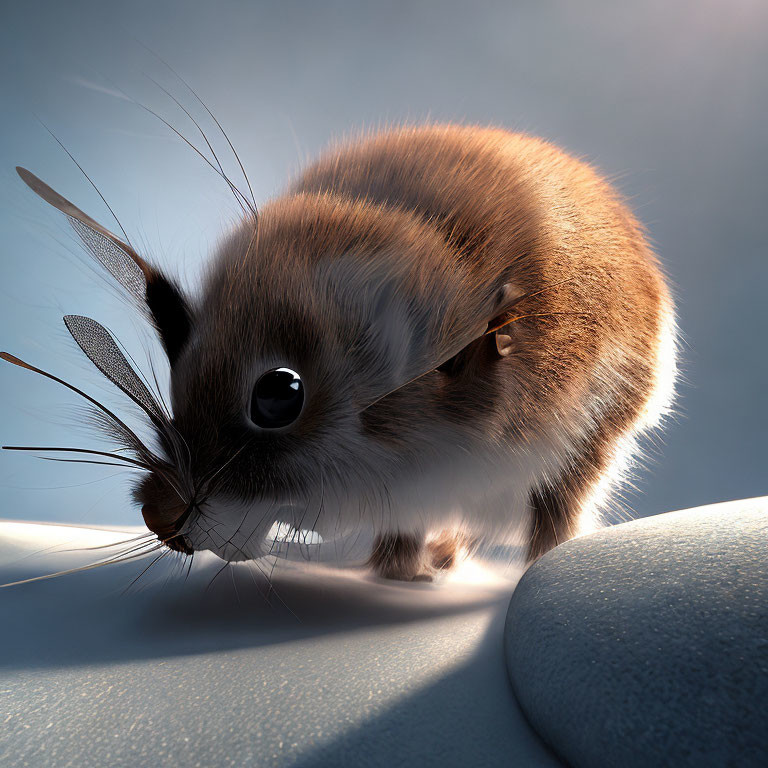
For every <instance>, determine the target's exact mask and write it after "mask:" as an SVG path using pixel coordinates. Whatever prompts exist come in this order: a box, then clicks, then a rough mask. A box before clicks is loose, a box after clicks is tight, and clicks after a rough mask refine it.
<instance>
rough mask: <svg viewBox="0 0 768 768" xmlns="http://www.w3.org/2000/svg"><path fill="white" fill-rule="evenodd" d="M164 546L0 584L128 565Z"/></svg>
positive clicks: (10, 585)
mask: <svg viewBox="0 0 768 768" xmlns="http://www.w3.org/2000/svg"><path fill="white" fill-rule="evenodd" d="M162 546H163V545H162V544H158V545H156V547H155V548H153V549H149V550H147V551H146V552H139V553H137V554H133V555H130V556H128V557H122V556H121V557H119V558H110V559H109V560H102V561H99V562H98V563H90V564H89V565H82V566H80V567H79V568H68V569H67V570H64V571H57V572H56V573H48V574H45V575H44V576H33V577H32V578H30V579H21V580H19V581H10V582H7V583H6V584H0V589H5V588H6V587H17V586H19V585H21V584H31V583H32V582H33V581H45V580H46V579H56V578H58V577H59V576H69V575H70V574H73V573H80V572H82V571H91V570H93V569H94V568H101V567H103V566H105V565H117V564H119V563H127V562H129V561H130V560H136V559H138V558H140V557H146V556H147V555H148V554H150V553H151V552H153V551H155V549H160V547H162Z"/></svg>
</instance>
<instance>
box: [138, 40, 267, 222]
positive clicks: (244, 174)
mask: <svg viewBox="0 0 768 768" xmlns="http://www.w3.org/2000/svg"><path fill="white" fill-rule="evenodd" d="M141 45H142V46H143V47H144V48H146V50H147V51H149V52H150V53H151V54H152V55H153V56H154V57H155V58H156V59H157V60H158V61H160V62H161V63H162V64H163V65H165V67H166V68H167V69H168V70H169V71H170V72H171V73H172V74H173V75H174V76H175V77H176V78H177V79H178V80H180V81H181V82H182V83H183V84H184V86H185V87H186V88H187V90H188V91H189V92H190V93H191V94H192V95H193V96H194V97H195V99H197V102H198V103H199V104H200V106H201V107H202V108H203V109H204V110H205V111H206V112H207V113H208V116H209V117H210V118H211V120H213V122H214V123H216V127H217V128H218V129H219V131H221V135H222V136H223V137H224V140H225V141H226V142H227V144H228V145H229V148H230V150H232V154H233V155H234V156H235V160H236V161H237V164H238V166H239V167H240V172H241V173H242V174H243V179H244V180H245V183H246V185H247V187H248V191H249V192H250V195H251V200H252V201H253V209H252V210H253V214H254V216H256V215H258V207H257V206H256V196H255V195H254V194H253V187H252V186H251V182H250V180H249V179H248V174H247V173H246V172H245V168H244V167H243V163H242V162H241V160H240V156H239V155H238V154H237V150H236V149H235V147H234V145H233V144H232V142H231V141H230V139H229V136H228V135H227V132H226V131H225V130H224V128H223V127H222V125H221V123H220V122H219V121H218V119H217V118H216V115H214V114H213V112H211V110H210V109H209V108H208V105H207V104H206V103H205V102H204V101H203V100H202V99H201V98H200V96H199V95H198V93H197V91H196V90H195V89H194V88H193V87H192V86H191V85H190V84H189V83H188V82H187V81H186V80H185V79H184V78H183V77H182V76H181V75H180V74H179V73H178V72H177V71H176V70H175V69H174V68H173V67H172V66H171V65H170V64H169V63H168V62H167V61H166V60H165V59H164V58H163V57H162V56H160V55H159V54H158V53H157V52H156V51H153V50H152V49H151V48H149V47H148V46H147V45H146V44H145V43H141ZM174 101H175V99H174ZM185 111H186V110H185ZM211 151H213V150H211Z"/></svg>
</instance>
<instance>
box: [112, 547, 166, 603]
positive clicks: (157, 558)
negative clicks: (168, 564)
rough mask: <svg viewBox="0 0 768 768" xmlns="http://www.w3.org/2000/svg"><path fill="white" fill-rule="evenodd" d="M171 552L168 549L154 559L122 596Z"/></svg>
mask: <svg viewBox="0 0 768 768" xmlns="http://www.w3.org/2000/svg"><path fill="white" fill-rule="evenodd" d="M170 551H171V550H170V549H166V550H165V551H164V552H161V553H160V554H159V555H157V557H154V558H152V562H151V563H150V564H149V565H148V566H147V567H146V568H145V569H144V570H143V571H142V572H141V573H140V574H139V575H138V576H137V577H136V578H135V579H134V580H133V581H132V582H131V583H130V584H129V585H128V586H127V587H126V588H125V589H124V590H123V592H122V594H125V593H126V592H127V591H128V590H129V589H130V588H131V587H132V586H133V585H134V584H135V583H136V582H137V581H138V580H139V579H140V578H141V577H142V576H143V575H144V574H145V573H146V572H147V571H148V570H149V569H150V568H151V567H152V566H153V565H154V564H155V563H156V562H158V561H159V560H162V559H163V558H164V557H165V556H166V555H167V554H168V553H169V552H170Z"/></svg>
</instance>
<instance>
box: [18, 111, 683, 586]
mask: <svg viewBox="0 0 768 768" xmlns="http://www.w3.org/2000/svg"><path fill="white" fill-rule="evenodd" d="M24 173H26V176H27V178H26V179H25V180H26V181H27V183H28V184H29V185H30V186H32V188H33V189H35V190H36V191H37V192H38V194H41V195H42V196H43V197H45V198H46V199H48V200H49V202H51V203H52V204H53V205H55V206H56V207H59V208H60V209H61V210H63V211H64V212H65V213H67V214H68V215H70V216H74V218H76V219H78V220H79V221H81V222H82V223H84V224H85V226H86V228H88V229H90V230H92V231H95V232H96V233H97V234H98V233H101V234H102V235H103V236H105V237H107V238H108V239H109V241H110V242H112V243H114V244H117V245H120V241H119V240H117V238H115V237H114V235H111V234H110V233H106V235H104V232H102V230H101V229H97V228H98V227H99V225H96V224H95V222H92V220H90V219H88V218H87V217H86V216H85V214H82V212H80V211H79V209H76V208H74V206H72V205H71V204H70V203H69V202H68V201H66V200H65V199H63V198H61V197H60V196H58V195H57V194H56V193H54V192H53V191H52V190H50V188H48V187H47V185H43V184H42V182H39V180H37V178H36V177H34V176H32V175H31V174H29V173H28V172H24ZM22 178H24V176H22ZM97 255H98V254H97ZM123 256H125V258H132V259H134V261H135V262H136V264H138V266H139V267H140V268H141V270H142V272H143V274H144V275H145V277H146V278H147V280H148V286H147V296H146V299H147V303H148V307H149V310H150V312H151V314H152V317H153V319H154V321H155V323H156V325H157V327H158V329H159V330H160V333H161V336H162V339H163V342H164V344H165V347H166V350H167V351H168V354H169V359H170V361H171V365H172V375H171V393H172V402H173V428H174V434H176V433H177V434H179V435H181V436H182V437H183V438H184V449H185V450H184V456H183V457H182V458H183V460H184V462H185V467H184V472H183V473H182V472H181V471H178V474H179V477H178V478H177V482H176V483H174V484H169V482H168V473H169V472H171V471H174V467H173V466H169V467H165V468H164V473H165V474H164V475H159V474H155V475H153V476H152V477H150V478H148V479H146V480H144V481H143V482H142V483H141V484H140V485H139V487H138V489H137V492H136V496H137V498H138V499H139V501H140V502H141V503H142V504H143V505H144V508H145V511H146V518H147V522H148V524H150V525H151V526H155V527H157V528H158V529H159V530H161V534H162V536H167V534H168V532H169V531H174V530H176V528H178V524H179V522H178V521H179V520H180V519H181V517H180V514H181V512H180V511H181V509H182V508H183V507H182V506H180V505H179V498H178V497H179V494H178V493H177V491H176V490H175V489H176V486H177V485H178V486H185V487H186V486H190V487H188V488H186V492H187V493H188V495H189V496H190V497H191V498H193V499H196V498H197V493H198V491H199V490H200V487H199V486H200V485H201V484H202V485H205V486H206V498H208V497H209V496H210V495H211V494H214V495H215V494H218V495H219V496H220V497H222V498H229V499H233V498H234V499H239V500H242V501H243V502H244V503H251V502H259V501H260V500H265V499H266V500H267V501H269V500H270V499H271V500H275V501H276V502H279V503H281V504H285V501H286V500H290V501H291V502H293V500H295V499H310V498H311V497H312V494H313V493H317V489H318V488H326V487H327V488H329V489H331V488H334V487H335V488H337V489H338V488H351V487H354V488H355V489H358V490H356V491H355V492H356V493H359V494H360V499H359V501H360V509H361V510H362V509H363V508H366V507H370V509H378V510H379V519H378V520H373V522H374V524H376V525H379V526H380V528H381V532H380V535H379V538H378V539H377V543H376V546H375V548H374V552H373V554H372V556H371V563H372V564H373V566H374V568H375V569H376V571H377V572H378V573H380V574H382V575H388V576H391V577H394V578H413V577H414V576H415V575H417V574H418V573H419V569H420V564H421V562H422V558H423V557H424V556H425V555H424V553H425V551H426V555H427V556H428V559H429V558H431V563H429V564H428V565H429V567H438V568H439V567H449V565H450V564H451V563H452V562H453V561H454V559H455V550H456V547H457V546H458V543H457V542H458V540H457V539H455V538H454V539H453V543H451V537H450V535H449V536H448V537H447V538H445V539H442V540H438V542H437V543H435V542H433V543H432V544H431V545H430V546H429V547H427V548H426V550H425V529H424V526H423V525H422V524H421V522H420V521H419V520H418V510H414V511H413V515H412V517H413V519H412V520H411V519H409V518H408V516H407V514H405V515H404V514H403V510H401V509H397V510H394V511H393V510H392V509H391V508H390V509H388V510H387V507H386V499H384V498H383V497H384V496H385V495H386V494H388V487H387V483H388V482H389V480H390V479H391V478H393V477H400V478H402V477H407V472H404V468H406V469H407V468H409V467H420V466H422V465H424V466H426V464H429V462H431V464H430V470H431V471H434V470H435V466H437V467H438V468H440V461H441V460H442V456H443V455H447V454H448V451H446V452H445V453H444V454H441V453H440V449H441V446H439V445H437V446H436V445H434V444H433V443H434V439H432V440H431V442H430V438H429V437H428V436H429V435H430V434H439V432H438V431H435V432H434V433H430V429H431V428H433V427H434V426H435V425H439V426H440V427H441V428H444V434H451V435H453V436H454V437H453V438H451V439H453V440H454V441H455V440H456V439H457V438H456V435H462V437H461V440H463V446H464V447H465V448H466V450H467V451H468V452H470V451H472V450H474V449H475V448H478V447H479V448H481V449H488V450H489V451H490V452H491V453H493V452H494V451H495V452H496V453H495V454H494V455H497V454H501V455H504V456H505V457H506V456H509V457H510V458H509V461H510V465H509V466H510V471H512V464H513V462H514V461H515V460H516V459H515V458H514V457H515V455H516V453H517V455H519V454H520V453H521V450H520V449H523V448H530V450H531V451H535V450H539V451H542V454H541V456H540V457H539V458H541V457H545V458H546V460H547V461H550V460H551V463H552V466H551V467H549V466H545V467H544V468H543V469H541V468H540V469H539V470H537V471H538V472H539V474H537V475H536V479H535V483H534V484H533V485H526V486H525V492H526V493H528V494H529V505H528V506H529V509H530V512H531V523H530V525H531V527H530V530H529V531H528V545H529V546H528V555H529V558H531V559H532V558H535V557H538V556H539V555H541V554H542V553H544V552H545V551H547V550H548V549H550V548H551V547H552V546H554V545H555V544H557V543H559V542H560V541H563V540H565V539H566V538H568V537H570V536H572V535H574V534H575V533H576V532H577V530H578V525H579V522H580V518H581V517H582V515H583V514H584V513H585V510H587V508H588V505H589V500H590V498H591V497H592V495H593V492H594V490H595V488H596V487H597V485H598V484H599V483H600V481H601V480H602V479H603V478H604V477H605V476H606V473H608V472H609V470H610V467H611V465H612V464H613V462H614V460H615V458H616V456H617V454H618V453H619V446H620V443H622V442H624V438H627V437H631V436H632V435H633V434H634V433H635V432H637V431H638V430H639V429H640V428H642V427H644V426H647V425H649V424H651V423H653V422H654V419H655V417H656V416H657V415H658V413H650V414H648V416H647V418H646V414H645V411H646V410H647V409H648V406H649V402H650V401H651V400H652V398H653V397H654V395H656V394H658V392H657V389H659V387H657V374H658V371H659V366H660V356H659V349H660V339H661V337H662V330H663V327H665V316H666V315H669V314H670V312H671V303H670V298H669V294H668V291H667V288H666V285H665V282H664V278H663V276H662V274H661V272H660V269H659V266H658V263H657V261H656V258H655V256H654V255H653V253H652V252H651V250H650V248H649V246H648V244H647V242H646V240H645V237H644V235H643V231H642V228H641V227H640V225H639V224H638V222H637V221H636V220H635V219H634V217H633V216H632V214H631V213H630V212H629V210H628V209H627V207H626V206H625V205H624V203H623V202H622V201H621V200H620V199H619V197H618V195H617V194H616V192H615V191H614V190H613V189H612V188H611V186H610V185H609V184H608V183H607V182H606V181H604V180H603V179H602V178H601V177H600V176H599V175H598V174H597V173H596V172H595V171H593V170H592V168H590V167H589V166H588V165H587V164H585V163H583V162H581V161H579V160H576V159H574V158H572V157H569V156H568V155H567V154H565V153H563V152H562V151H560V150H559V149H557V148H556V147H554V146H552V145H551V144H548V143H546V142H544V141H542V140H540V139H536V138H531V137H528V136H524V135H521V134H512V133H508V132H506V131H503V130H498V129H492V128H476V127H459V126H448V125H429V126H421V127H407V128H398V129H392V130H388V131H384V132H381V133H377V134H372V135H369V136H363V137H360V138H355V139H353V140H350V141H346V142H342V143H341V144H339V145H338V146H336V147H334V148H332V149H331V150H329V151H328V152H327V153H326V154H325V155H324V156H322V157H321V158H320V159H319V160H318V161H317V162H315V163H313V164H311V165H310V166H309V167H308V168H307V169H305V170H304V172H303V173H302V174H301V175H300V176H299V177H298V179H296V181H295V182H294V184H293V185H292V186H291V187H290V188H289V189H288V191H287V192H286V194H284V195H283V196H281V197H278V198H277V199H275V200H274V201H272V202H270V203H268V204H267V205H265V206H264V207H263V208H262V209H261V211H260V212H259V214H258V217H256V216H250V215H248V216H247V217H246V218H245V219H244V220H243V221H242V222H241V223H240V225H239V226H238V227H237V228H236V229H235V231H234V232H233V233H232V234H231V236H230V237H229V238H228V239H227V241H226V242H225V243H223V245H222V247H221V248H220V250H219V253H218V254H217V255H216V256H215V258H214V259H213V260H212V262H211V264H210V268H209V272H208V274H207V276H206V279H205V281H204V285H203V291H202V295H201V296H200V298H199V299H198V300H194V299H188V298H187V297H185V296H183V295H182V294H181V292H180V291H179V290H178V289H177V287H176V286H175V285H174V284H173V283H172V282H169V281H167V280H165V278H164V277H163V276H162V275H161V274H160V273H159V272H158V271H157V270H155V269H154V268H148V266H147V264H146V263H145V262H144V261H143V260H142V259H141V257H139V256H138V255H137V254H135V253H134V252H133V251H132V250H131V249H129V248H128V246H125V249H124V253H123ZM134 282H135V281H134ZM505 323H509V324H505ZM497 329H498V330H497ZM486 332H488V333H487V335H486ZM277 365H281V366H282V365H285V366H289V367H291V368H293V369H294V370H297V371H301V374H302V380H303V382H304V384H305V386H306V391H307V392H308V393H309V394H308V397H307V398H306V400H305V404H304V409H303V411H302V412H301V416H300V418H298V419H297V420H296V422H295V423H294V424H292V425H291V426H290V428H287V429H281V430H266V431H265V430H261V431H259V430H255V429H254V425H253V424H252V423H251V422H250V421H249V417H248V402H249V398H250V393H251V390H252V387H253V382H254V377H255V376H256V375H257V374H258V373H259V372H260V371H263V370H265V369H269V367H270V366H277ZM662 394H663V393H662ZM656 411H658V408H657V409H656ZM545 439H546V440H547V441H549V442H548V443H546V445H544V447H542V446H541V445H540V444H539V443H540V441H542V440H545ZM523 452H524V451H523ZM477 455H480V454H477ZM541 460H542V461H543V459H541ZM454 469H455V467H454V466H451V467H446V468H445V470H446V471H445V473H444V474H443V476H442V477H443V479H444V480H445V481H446V482H455V480H454V479H453V478H454V475H453V470H454ZM497 470H498V468H497ZM545 470H546V471H545ZM505 471H507V470H506V466H505V467H504V468H503V470H502V472H505ZM398 473H400V474H398ZM436 476H440V475H439V473H437V474H436ZM515 477H516V476H515ZM202 478H215V486H214V487H211V488H209V487H208V484H207V483H204V482H203V481H202ZM373 486H375V488H374V487H373ZM359 489H362V490H359ZM369 491H370V492H371V493H377V494H379V495H380V496H381V497H382V498H381V499H374V500H373V501H374V502H375V503H371V504H368V502H371V499H368V498H366V497H365V494H366V493H367V492H369ZM321 495H322V494H321ZM449 498H450V494H449ZM342 500H343V499H342ZM320 504H321V506H322V498H321V500H320ZM193 506H194V504H190V505H189V508H187V509H186V512H185V514H187V515H189V513H190V508H191V507H193ZM295 508H296V507H295V504H287V505H285V506H284V507H280V510H282V509H288V510H289V511H288V512H286V513H285V514H286V515H290V514H292V513H291V511H290V509H295ZM271 510H272V508H271V507H269V508H268V509H267V511H266V512H265V513H264V514H265V515H268V514H270V513H271ZM280 510H277V511H280ZM382 510H383V511H382ZM299 513H301V514H299ZM299 513H297V514H299V517H300V519H298V520H294V521H293V522H295V523H296V524H297V526H298V527H301V525H302V524H303V523H304V516H305V515H307V514H309V504H307V508H306V509H305V510H304V511H303V512H301V510H299ZM393 513H394V514H399V515H400V517H399V518H398V519H397V520H394V519H393V518H392V514H393ZM209 514H214V513H212V512H210V510H209ZM281 514H282V512H281ZM319 514H320V513H318V515H319ZM360 514H361V515H362V511H361V513H360ZM371 514H372V515H373V516H374V517H375V513H374V512H371ZM387 514H389V517H387ZM189 519H190V524H192V523H194V522H195V520H196V512H195V510H193V514H192V515H191V517H190V518H189ZM244 519H245V518H243V520H244ZM317 519H318V520H320V517H318V518H317ZM264 522H265V523H266V522H269V521H266V519H265V521H264ZM327 522H328V521H326V523H327ZM475 522H477V521H475ZM174 525H175V526H176V527H174ZM199 527H200V526H199V525H198V528H199ZM219 527H221V524H220V523H219ZM188 529H189V526H188V527H187V529H185V533H184V535H185V536H186V535H187V531H188ZM438 530H439V529H438ZM161 534H159V535H161ZM178 535H179V537H180V536H181V534H178ZM206 535H207V534H206ZM233 535H234V534H233ZM232 537H233V536H230V541H231V539H232ZM227 543H229V542H227ZM178 546H180V547H181V546H191V545H188V544H187V543H182V542H181V541H180V542H179V543H178ZM206 546H211V545H206ZM223 546H225V545H222V547H223ZM233 546H234V545H233ZM241 555H242V556H249V555H248V553H243V552H242V551H240V550H238V551H237V552H234V553H233V554H232V555H231V556H232V557H240V556H241Z"/></svg>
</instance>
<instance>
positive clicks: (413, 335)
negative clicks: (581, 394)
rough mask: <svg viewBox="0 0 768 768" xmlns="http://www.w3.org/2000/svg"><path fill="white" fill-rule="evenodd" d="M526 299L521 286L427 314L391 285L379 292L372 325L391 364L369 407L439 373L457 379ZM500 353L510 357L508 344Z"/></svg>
mask: <svg viewBox="0 0 768 768" xmlns="http://www.w3.org/2000/svg"><path fill="white" fill-rule="evenodd" d="M522 295H523V294H522V291H520V290H519V289H518V288H517V287H516V286H514V285H513V284H511V283H506V284H504V285H502V286H501V287H500V288H498V289H496V290H492V291H491V292H490V296H488V295H487V293H486V295H485V297H483V296H474V297H472V296H465V297H464V298H465V300H466V301H465V302H450V301H445V302H439V301H438V302H436V303H435V304H434V305H430V309H428V310H425V308H424V307H423V306H420V305H419V304H418V303H415V302H409V301H408V300H407V299H403V298H402V297H401V296H400V295H399V294H398V292H397V290H396V288H394V287H393V286H392V285H388V286H387V287H386V289H384V290H381V291H380V292H379V295H378V301H377V302H376V303H375V305H374V306H375V312H374V319H373V323H372V328H373V335H374V337H375V338H376V339H377V341H376V344H377V345H378V346H379V348H380V349H381V350H382V352H384V354H383V355H382V359H383V360H387V361H388V364H387V366H386V368H385V369H384V370H386V374H385V375H381V376H380V377H379V378H378V381H377V382H376V384H375V386H374V388H373V390H374V391H373V392H372V393H370V394H369V400H368V402H367V404H366V405H365V407H366V408H368V407H370V406H371V405H373V404H374V403H375V402H378V401H379V400H381V399H382V398H384V397H386V396H387V395H389V394H391V393H392V392H394V391H396V390H398V389H400V388H401V387H404V386H406V385H407V384H409V383H410V382H412V381H415V380H416V379H419V378H421V377H422V376H424V375H426V374H427V373H430V372H431V371H433V370H436V369H440V370H443V371H444V372H447V373H449V374H452V375H455V374H456V373H457V372H458V369H459V368H460V364H459V362H458V361H459V360H460V358H461V353H462V352H463V351H464V350H465V349H466V348H467V347H468V346H469V345H470V344H472V343H473V342H475V341H477V340H478V339H480V338H482V337H483V336H484V335H486V334H489V333H492V332H494V331H495V330H496V328H497V327H499V326H500V325H502V324H503V323H504V321H505V319H506V316H507V313H508V312H509V310H510V309H511V308H512V307H513V306H514V304H515V303H516V302H517V301H518V300H519V299H520V298H521V297H522ZM432 298H434V297H432ZM446 298H447V297H446ZM451 307H453V310H451ZM497 349H498V351H499V354H500V355H502V356H503V355H504V354H505V350H504V345H503V343H502V345H501V346H499V344H498V342H497ZM384 370H382V373H384Z"/></svg>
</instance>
